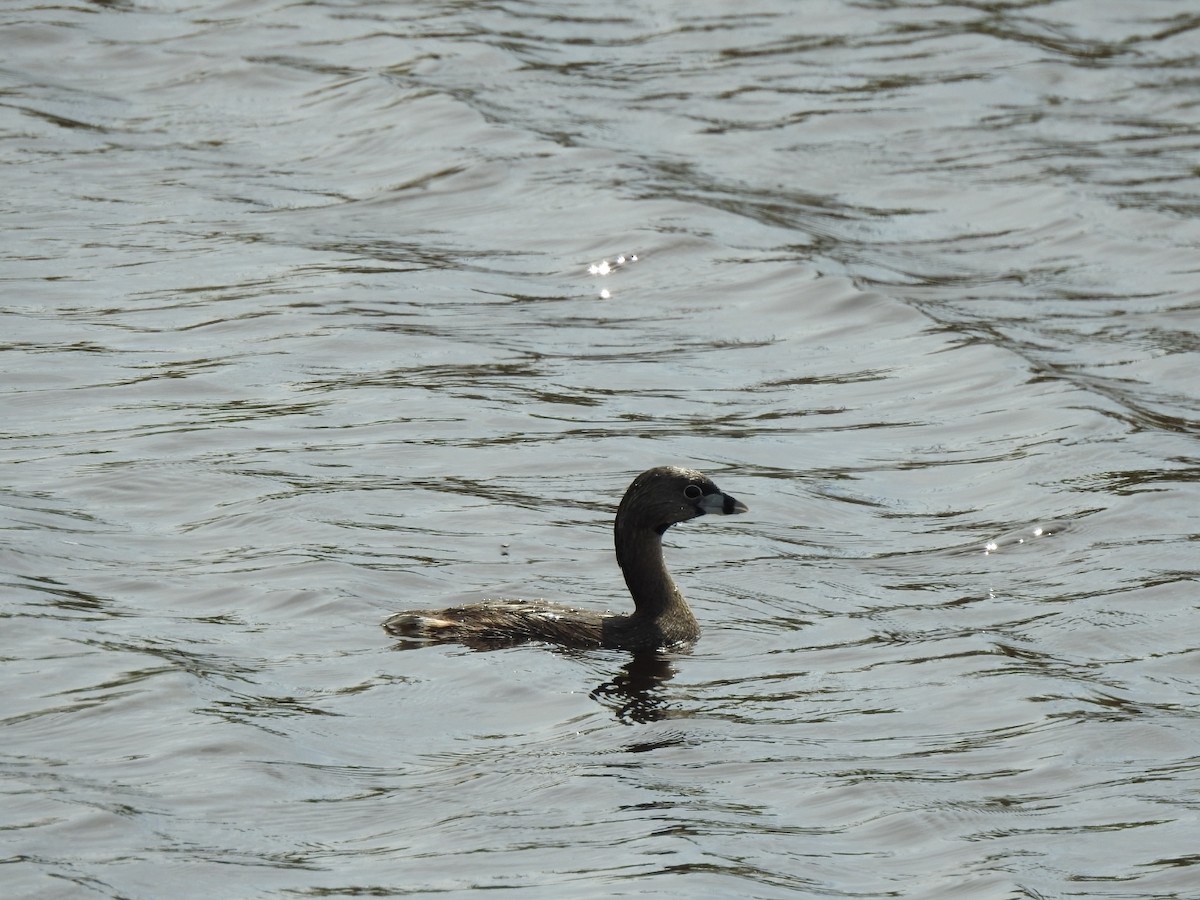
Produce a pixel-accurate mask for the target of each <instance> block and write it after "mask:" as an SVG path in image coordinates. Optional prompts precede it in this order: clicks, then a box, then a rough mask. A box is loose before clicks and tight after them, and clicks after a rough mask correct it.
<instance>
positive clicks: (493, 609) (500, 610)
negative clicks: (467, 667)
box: [383, 466, 747, 650]
mask: <svg viewBox="0 0 1200 900" xmlns="http://www.w3.org/2000/svg"><path fill="white" fill-rule="evenodd" d="M746 511H747V507H746V505H745V504H744V503H742V502H740V501H738V500H735V499H734V498H733V497H730V496H729V495H728V494H724V493H722V492H721V491H720V490H719V489H718V488H717V486H716V485H715V484H713V483H712V481H711V480H710V479H709V478H708V477H707V476H705V475H703V474H701V473H700V472H696V471H693V470H691V469H681V468H678V467H677V466H660V467H658V468H657V469H650V470H649V471H647V472H643V473H642V474H641V475H639V476H638V477H637V478H635V479H634V480H633V484H631V485H630V486H629V490H627V491H626V492H625V497H624V498H623V499H622V500H621V505H620V507H618V508H617V521H616V525H615V527H614V528H613V531H614V537H615V540H616V546H617V564H618V565H620V567H621V571H622V572H623V573H624V575H625V584H627V585H628V586H629V593H630V594H632V595H633V605H634V607H635V609H634V612H633V614H632V615H628V616H621V615H617V614H616V613H611V612H593V611H591V610H586V609H575V608H573V607H570V606H563V605H561V604H558V603H550V602H548V601H545V600H485V601H484V602H482V603H476V604H473V605H471V606H459V607H454V608H451V609H442V610H413V611H411V612H402V613H397V614H396V615H394V616H392V617H391V618H389V619H388V620H387V621H385V622H384V623H383V627H384V628H386V629H387V630H388V632H389V633H391V634H393V635H395V636H397V637H402V638H408V639H410V640H414V639H415V640H425V641H448V642H457V643H462V644H466V645H468V646H472V647H488V646H504V645H512V644H519V643H522V642H524V641H547V642H549V643H553V644H563V645H566V646H572V647H595V646H603V647H621V648H625V649H629V650H639V649H650V648H656V647H666V646H670V645H672V644H682V643H690V642H691V641H694V640H696V638H698V637H699V636H700V626H699V625H698V624H696V617H695V616H694V615H692V610H691V608H690V607H689V606H688V605H687V601H686V600H684V599H683V594H681V593H680V591H679V588H678V587H676V585H675V582H674V580H672V578H671V573H670V572H668V571H667V566H666V564H665V563H664V562H663V553H662V536H663V532H665V531H666V530H667V529H668V528H670V527H671V526H672V525H674V524H675V523H676V522H686V521H687V520H688V519H694V518H696V517H697V516H702V515H704V514H705V513H719V514H721V515H726V516H728V515H732V514H733V513H743V512H746Z"/></svg>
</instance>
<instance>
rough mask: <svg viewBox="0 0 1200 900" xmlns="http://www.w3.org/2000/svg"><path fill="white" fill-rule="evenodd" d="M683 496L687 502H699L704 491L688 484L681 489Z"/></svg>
mask: <svg viewBox="0 0 1200 900" xmlns="http://www.w3.org/2000/svg"><path fill="white" fill-rule="evenodd" d="M683 496H685V497H687V498H688V499H689V500H699V499H700V498H701V497H703V496H704V491H702V490H700V488H699V487H697V486H696V485H694V484H689V485H688V486H687V487H685V488H684V489H683Z"/></svg>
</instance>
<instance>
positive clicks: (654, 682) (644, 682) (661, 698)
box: [589, 650, 675, 750]
mask: <svg viewBox="0 0 1200 900" xmlns="http://www.w3.org/2000/svg"><path fill="white" fill-rule="evenodd" d="M674 676H675V667H674V666H673V665H672V664H671V660H670V658H669V657H668V656H666V655H664V654H662V653H659V652H657V651H653V650H646V651H641V652H637V653H634V654H633V655H632V656H631V658H630V660H629V662H627V663H626V664H625V665H624V666H622V667H621V671H620V673H619V674H617V675H615V676H614V677H613V678H612V679H611V680H609V681H606V682H604V683H603V684H601V685H600V686H599V687H597V688H595V689H594V690H593V691H592V692H591V694H590V695H589V696H590V697H591V698H592V699H593V700H595V701H596V702H597V703H601V704H603V705H604V706H607V707H608V708H609V709H611V710H612V711H613V713H614V714H615V715H616V717H617V720H618V721H621V722H624V723H625V724H626V725H639V724H643V723H645V722H657V721H659V720H660V719H665V718H668V717H669V716H670V715H671V711H670V709H669V704H670V701H669V700H668V699H667V697H666V695H665V693H664V692H663V690H662V686H663V684H664V683H665V682H667V681H670V680H671V678H673V677H674ZM672 743H674V742H673V741H672ZM631 749H638V748H631ZM640 749H644V750H648V749H652V748H651V747H643V748H640Z"/></svg>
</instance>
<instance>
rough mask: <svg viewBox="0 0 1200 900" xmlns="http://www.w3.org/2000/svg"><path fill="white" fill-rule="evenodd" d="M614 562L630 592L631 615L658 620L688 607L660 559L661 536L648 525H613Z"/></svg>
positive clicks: (684, 611)
mask: <svg viewBox="0 0 1200 900" xmlns="http://www.w3.org/2000/svg"><path fill="white" fill-rule="evenodd" d="M616 547H617V564H618V565H620V567H621V572H622V573H623V574H624V576H625V584H626V585H627V586H628V587H629V593H630V594H632V595H633V604H634V606H635V607H636V612H634V614H633V615H634V618H638V619H650V620H658V619H660V618H662V617H664V616H678V615H683V616H686V617H688V618H692V611H691V609H689V608H688V605H687V601H685V600H684V599H683V594H682V593H680V590H679V588H678V587H677V586H676V584H675V581H674V579H672V578H671V573H670V572H668V571H667V565H666V562H665V561H664V560H663V552H662V536H661V535H659V534H658V532H656V531H654V530H653V529H651V528H629V527H626V528H622V527H621V523H620V522H618V525H617V529H616Z"/></svg>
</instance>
